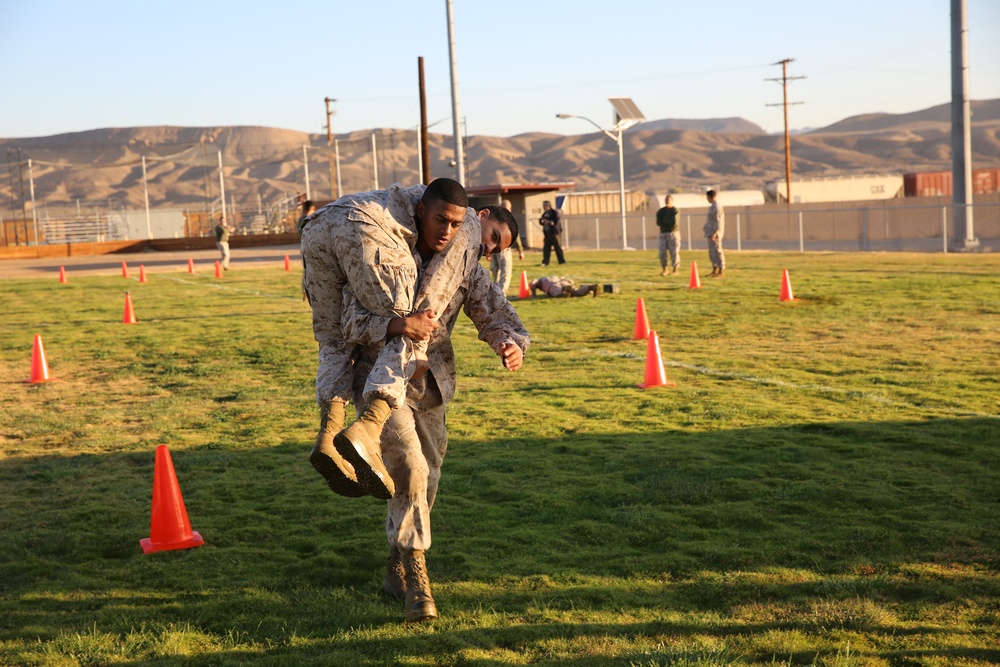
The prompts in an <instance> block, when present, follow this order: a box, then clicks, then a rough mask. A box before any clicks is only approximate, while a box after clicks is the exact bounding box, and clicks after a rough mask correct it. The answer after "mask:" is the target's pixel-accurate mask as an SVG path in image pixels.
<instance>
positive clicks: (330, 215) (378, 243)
mask: <svg viewBox="0 0 1000 667" xmlns="http://www.w3.org/2000/svg"><path fill="white" fill-rule="evenodd" d="M467 203H468V198H467V196H466V194H465V189H464V188H462V186H461V185H460V184H459V183H457V182H456V181H453V180H451V179H437V180H436V181H434V182H433V183H431V184H430V186H428V187H426V188H425V187H424V186H416V187H414V188H409V189H407V188H403V187H402V186H400V185H398V184H397V185H394V186H392V187H390V188H388V189H387V190H379V191H374V192H366V193H360V194H356V195H349V196H347V197H342V198H341V199H338V200H337V201H335V202H333V203H332V204H328V205H327V206H324V207H323V208H322V209H320V210H319V211H317V212H316V213H315V214H314V215H312V216H310V217H309V218H307V219H306V220H305V221H304V224H303V228H302V257H303V263H304V264H305V272H304V274H303V289H304V290H305V292H306V294H307V296H308V297H309V302H310V305H311V306H312V309H313V332H314V335H315V337H316V340H317V341H318V342H319V368H318V369H317V374H316V398H317V402H318V403H319V405H320V432H319V434H318V435H317V438H316V445H315V447H314V448H313V451H312V453H311V455H310V462H311V463H312V464H313V467H315V468H316V470H317V471H318V472H320V474H322V475H323V476H324V477H325V478H326V480H327V483H328V485H329V486H330V488H331V489H333V490H334V491H335V492H337V493H340V494H341V495H347V496H358V495H364V494H365V493H370V494H371V495H375V496H376V497H379V498H383V499H388V498H390V497H392V492H393V483H392V479H391V478H390V476H389V474H388V471H386V469H385V465H384V464H383V462H382V457H381V451H380V449H379V445H378V441H379V437H380V434H381V431H382V425H383V424H384V423H385V420H386V419H387V418H388V416H389V413H390V411H391V410H392V409H394V408H398V407H399V406H400V405H401V404H402V402H403V399H404V397H405V387H406V382H407V380H408V379H409V378H410V377H412V376H413V374H414V372H415V371H416V368H417V362H418V360H419V359H420V358H421V357H422V356H425V355H424V352H423V351H424V350H425V349H426V339H427V337H428V336H429V333H430V331H431V330H433V328H434V327H435V326H436V313H439V312H443V310H444V306H445V305H447V303H448V302H449V301H450V298H451V296H452V295H453V294H454V293H455V291H456V290H457V289H458V286H459V285H460V284H461V281H462V277H463V275H464V273H465V271H466V270H467V267H469V266H471V265H473V264H475V265H478V260H479V257H480V255H481V254H482V253H483V251H485V253H486V254H487V255H489V254H492V252H494V251H496V250H498V249H502V248H504V247H506V246H507V245H509V244H510V237H511V230H510V229H509V228H507V227H506V226H504V225H503V224H502V223H500V222H497V221H495V220H492V219H491V220H487V222H486V224H480V220H479V216H478V215H476V214H475V213H474V212H473V211H471V209H467V208H466V205H467ZM515 226H516V223H515ZM453 240H454V243H452V241H453ZM418 243H422V245H423V246H425V248H426V249H427V250H428V251H429V252H430V254H429V256H428V258H426V259H425V258H423V257H422V256H421V261H420V266H421V269H425V270H426V273H427V278H426V279H425V280H424V282H423V283H422V286H421V290H420V291H419V293H418V292H417V291H416V289H415V286H416V283H417V273H418V269H417V267H418V265H417V262H416V261H415V260H414V255H413V250H414V248H415V247H417V245H418ZM345 286H350V288H351V291H352V294H353V295H356V298H357V299H358V302H359V304H360V306H361V307H362V308H364V309H365V310H366V311H368V312H370V313H373V314H376V315H380V316H383V317H387V318H391V321H390V322H387V324H386V325H385V330H384V331H382V332H381V338H382V339H385V345H384V346H382V347H381V351H380V354H379V360H378V362H377V363H376V364H374V365H373V370H372V372H370V373H368V374H367V377H366V382H365V387H364V390H363V391H362V394H361V396H362V399H363V404H358V406H359V415H360V416H359V418H358V420H357V421H355V422H354V423H352V424H351V426H349V427H348V428H346V429H345V428H343V424H344V420H345V416H346V410H345V406H346V403H347V402H348V401H349V400H350V398H351V393H352V387H353V384H354V372H353V365H354V357H355V344H354V343H350V342H348V341H347V340H346V339H345V336H344V334H343V331H342V329H341V316H342V312H343V307H344V288H345ZM421 341H422V343H421ZM341 429H342V430H341ZM356 482H360V487H359V484H357V483H356Z"/></svg>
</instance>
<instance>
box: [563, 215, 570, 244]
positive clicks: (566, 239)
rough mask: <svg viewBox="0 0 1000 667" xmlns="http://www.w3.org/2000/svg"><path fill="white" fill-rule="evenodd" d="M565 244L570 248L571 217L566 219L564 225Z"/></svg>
mask: <svg viewBox="0 0 1000 667" xmlns="http://www.w3.org/2000/svg"><path fill="white" fill-rule="evenodd" d="M563 245H564V246H566V248H569V219H568V218H567V219H566V224H564V225H563Z"/></svg>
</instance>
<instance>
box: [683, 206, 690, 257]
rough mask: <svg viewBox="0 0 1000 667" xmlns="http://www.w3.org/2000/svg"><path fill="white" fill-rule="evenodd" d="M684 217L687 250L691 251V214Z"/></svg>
mask: <svg viewBox="0 0 1000 667" xmlns="http://www.w3.org/2000/svg"><path fill="white" fill-rule="evenodd" d="M684 217H685V218H687V223H688V252H691V216H690V215H686V216H684Z"/></svg>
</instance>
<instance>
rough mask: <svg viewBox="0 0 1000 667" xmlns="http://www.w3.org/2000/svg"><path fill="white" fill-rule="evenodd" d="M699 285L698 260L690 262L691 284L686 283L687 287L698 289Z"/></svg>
mask: <svg viewBox="0 0 1000 667" xmlns="http://www.w3.org/2000/svg"><path fill="white" fill-rule="evenodd" d="M700 287H701V278H699V277H698V262H691V284H689V285H688V288H689V289H699V288H700Z"/></svg>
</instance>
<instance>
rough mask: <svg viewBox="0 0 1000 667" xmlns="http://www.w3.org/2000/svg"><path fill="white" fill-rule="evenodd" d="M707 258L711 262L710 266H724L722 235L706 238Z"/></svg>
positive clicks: (723, 267)
mask: <svg viewBox="0 0 1000 667" xmlns="http://www.w3.org/2000/svg"><path fill="white" fill-rule="evenodd" d="M705 240H706V241H708V259H709V260H711V262H712V268H716V269H725V268H726V253H725V252H723V250H722V237H717V238H714V239H713V238H708V239H705Z"/></svg>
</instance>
